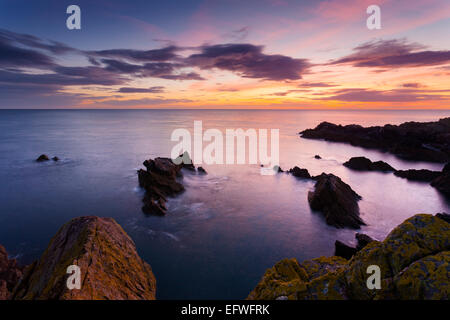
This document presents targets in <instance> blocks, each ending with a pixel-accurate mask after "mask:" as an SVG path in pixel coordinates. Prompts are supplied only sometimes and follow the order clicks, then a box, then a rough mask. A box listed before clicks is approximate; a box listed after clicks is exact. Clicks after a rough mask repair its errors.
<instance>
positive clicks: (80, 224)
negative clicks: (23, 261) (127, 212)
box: [13, 216, 156, 300]
mask: <svg viewBox="0 0 450 320" xmlns="http://www.w3.org/2000/svg"><path fill="white" fill-rule="evenodd" d="M70 265H76V266H78V267H79V268H80V272H81V279H82V281H81V289H73V290H69V289H68V288H67V285H66V282H67V279H68V277H69V274H67V273H66V271H67V267H68V266H70ZM155 290H156V281H155V277H154V275H153V272H152V269H151V268H150V266H149V265H148V264H147V263H145V262H144V261H143V260H142V259H141V258H140V257H139V255H138V254H137V252H136V247H135V244H134V242H133V241H132V240H131V239H130V237H129V236H128V235H127V234H126V233H125V231H123V229H122V228H121V227H120V226H119V225H118V224H117V223H116V222H115V221H114V219H111V218H99V217H94V216H90V217H79V218H75V219H73V220H72V221H70V222H69V223H67V224H65V225H64V226H63V227H61V229H60V230H59V231H58V233H57V234H56V235H55V236H54V237H53V239H52V240H51V242H50V244H49V246H48V247H47V250H46V251H45V252H44V254H43V255H42V256H41V258H40V259H39V260H38V261H36V262H34V263H33V264H32V265H30V266H29V267H28V268H27V269H26V271H25V274H24V277H23V279H22V281H21V282H20V283H19V285H18V286H17V288H16V289H15V291H14V294H13V298H14V299H17V300H22V299H24V300H34V299H41V300H47V299H52V300H54V299H57V300H154V299H155Z"/></svg>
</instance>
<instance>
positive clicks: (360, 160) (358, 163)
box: [344, 157, 395, 172]
mask: <svg viewBox="0 0 450 320" xmlns="http://www.w3.org/2000/svg"><path fill="white" fill-rule="evenodd" d="M344 166H346V167H347V168H350V169H353V170H359V171H383V172H391V171H395V169H394V168H393V167H391V166H390V165H389V164H388V163H386V162H384V161H375V162H372V161H371V160H370V159H367V158H366V157H353V158H350V160H348V161H347V162H345V163H344Z"/></svg>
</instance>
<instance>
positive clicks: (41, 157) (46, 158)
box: [36, 154, 50, 162]
mask: <svg viewBox="0 0 450 320" xmlns="http://www.w3.org/2000/svg"><path fill="white" fill-rule="evenodd" d="M48 160H50V159H49V157H48V156H47V155H46V154H41V155H40V156H39V157H38V158H37V159H36V161H37V162H43V161H48Z"/></svg>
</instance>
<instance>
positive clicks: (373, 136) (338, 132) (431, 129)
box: [300, 118, 450, 163]
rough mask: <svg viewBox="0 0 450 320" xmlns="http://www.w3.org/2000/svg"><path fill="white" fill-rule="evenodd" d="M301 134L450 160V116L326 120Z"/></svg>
mask: <svg viewBox="0 0 450 320" xmlns="http://www.w3.org/2000/svg"><path fill="white" fill-rule="evenodd" d="M300 134H301V136H302V137H303V138H308V139H325V140H327V141H334V142H345V143H350V144H351V145H354V146H360V147H364V148H374V149H379V150H383V151H386V152H390V153H392V154H395V155H397V156H399V157H401V158H404V159H409V160H417V161H431V162H441V163H442V162H447V161H449V160H450V118H444V119H440V120H439V121H436V122H405V123H403V124H401V125H389V124H387V125H385V126H383V127H380V126H374V127H367V128H365V127H362V126H359V125H354V124H352V125H346V126H342V125H336V124H333V123H329V122H322V123H321V124H319V125H318V126H317V127H316V128H314V129H307V130H305V131H302V132H300Z"/></svg>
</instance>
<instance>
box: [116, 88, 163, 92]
mask: <svg viewBox="0 0 450 320" xmlns="http://www.w3.org/2000/svg"><path fill="white" fill-rule="evenodd" d="M117 92H121V93H162V92H164V87H162V86H156V87H150V88H133V87H122V88H120V89H119V90H117Z"/></svg>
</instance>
